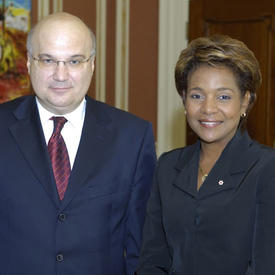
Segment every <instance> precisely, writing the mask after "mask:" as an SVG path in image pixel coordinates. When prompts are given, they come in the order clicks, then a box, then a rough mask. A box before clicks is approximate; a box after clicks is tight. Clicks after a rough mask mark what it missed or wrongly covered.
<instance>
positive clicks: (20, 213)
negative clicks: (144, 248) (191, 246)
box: [0, 13, 155, 275]
mask: <svg viewBox="0 0 275 275" xmlns="http://www.w3.org/2000/svg"><path fill="white" fill-rule="evenodd" d="M27 48H28V62H27V66H28V70H29V73H30V78H31V82H32V86H33V89H34V91H35V96H26V97H21V98H19V99H16V100H14V101H11V102H7V103H4V104H2V105H0V125H1V131H0V140H1V142H0V152H1V154H0V167H1V169H0V274H1V275H15V274H17V275H55V274H58V275H109V274H114V275H123V274H127V275H130V274H131V275H132V274H134V269H135V268H136V264H137V260H138V253H139V247H140V242H141V232H142V226H143V222H144V213H145V208H146V202H147V198H148V196H149V190H150V186H151V178H152V173H153V169H154V163H155V154H154V141H153V134H152V129H151V125H150V124H149V123H148V122H146V121H144V120H141V119H139V118H137V117H135V116H133V115H131V114H128V113H126V112H123V111H120V110H117V109H115V108H113V107H110V106H107V105H106V104H104V103H100V102H97V101H95V100H93V99H91V98H89V97H87V96H86V92H87V90H88V87H89V85H90V81H91V78H92V75H93V71H94V60H95V41H94V39H93V35H92V33H91V32H90V30H89V29H88V28H87V26H86V25H85V24H84V23H83V22H82V21H81V20H80V19H79V18H77V17H75V16H72V15H70V14H68V13H55V14H52V15H50V16H48V17H45V18H44V19H43V20H42V21H40V22H39V23H38V24H37V25H36V26H35V28H34V29H33V30H32V31H31V32H30V34H29V37H28V42H27Z"/></svg>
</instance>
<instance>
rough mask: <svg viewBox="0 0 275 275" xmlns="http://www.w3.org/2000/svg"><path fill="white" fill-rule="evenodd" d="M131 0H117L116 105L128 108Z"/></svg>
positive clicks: (124, 108)
mask: <svg viewBox="0 0 275 275" xmlns="http://www.w3.org/2000/svg"><path fill="white" fill-rule="evenodd" d="M129 13H130V0H117V1H116V55H115V57H116V59H115V106H116V107H118V108H120V109H123V110H126V111H127V110H128V91H129V88H128V84H129V81H128V76H129V18H130V14H129Z"/></svg>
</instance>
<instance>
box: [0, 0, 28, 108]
mask: <svg viewBox="0 0 275 275" xmlns="http://www.w3.org/2000/svg"><path fill="white" fill-rule="evenodd" d="M30 2H31V0H28V1H24V0H18V1H8V0H6V1H0V103H2V102H5V101H8V100H11V99H14V98H16V97H19V96H21V95H26V94H29V93H30V80H29V77H28V71H27V67H26V62H27V58H26V52H27V50H26V38H27V35H28V31H29V29H30Z"/></svg>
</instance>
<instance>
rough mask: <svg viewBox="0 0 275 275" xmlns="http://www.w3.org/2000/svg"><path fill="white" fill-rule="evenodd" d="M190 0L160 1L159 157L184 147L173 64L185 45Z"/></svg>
mask: <svg viewBox="0 0 275 275" xmlns="http://www.w3.org/2000/svg"><path fill="white" fill-rule="evenodd" d="M188 13H189V0H173V1H167V0H159V53H158V62H159V64H158V119H157V153H158V155H159V154H161V153H163V152H165V151H168V150H171V149H173V148H176V147H181V146H184V145H185V144H186V138H185V136H186V129H185V115H184V108H183V105H182V101H181V99H180V97H179V95H178V94H177V91H176V88H175V81H174V69H175V64H176V61H177V59H178V56H179V54H180V51H181V50H182V49H183V48H185V47H186V45H187V22H188Z"/></svg>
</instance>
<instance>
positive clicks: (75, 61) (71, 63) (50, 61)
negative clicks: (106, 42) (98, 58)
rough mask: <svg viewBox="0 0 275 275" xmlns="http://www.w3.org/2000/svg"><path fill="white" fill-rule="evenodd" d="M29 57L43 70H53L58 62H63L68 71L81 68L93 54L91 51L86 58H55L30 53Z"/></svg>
mask: <svg viewBox="0 0 275 275" xmlns="http://www.w3.org/2000/svg"><path fill="white" fill-rule="evenodd" d="M30 56H31V58H32V59H33V60H34V61H36V62H37V64H38V66H39V67H40V68H41V69H43V70H54V69H56V68H57V66H58V65H59V63H63V64H64V66H66V67H67V68H68V69H69V70H70V71H77V70H79V69H81V68H82V66H83V65H84V63H86V62H88V61H90V59H91V58H92V57H93V56H94V53H92V54H91V55H90V56H89V57H88V58H85V59H83V57H81V56H79V57H73V58H70V59H68V60H57V59H55V58H52V57H49V56H45V57H39V58H36V57H34V56H32V55H30Z"/></svg>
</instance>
